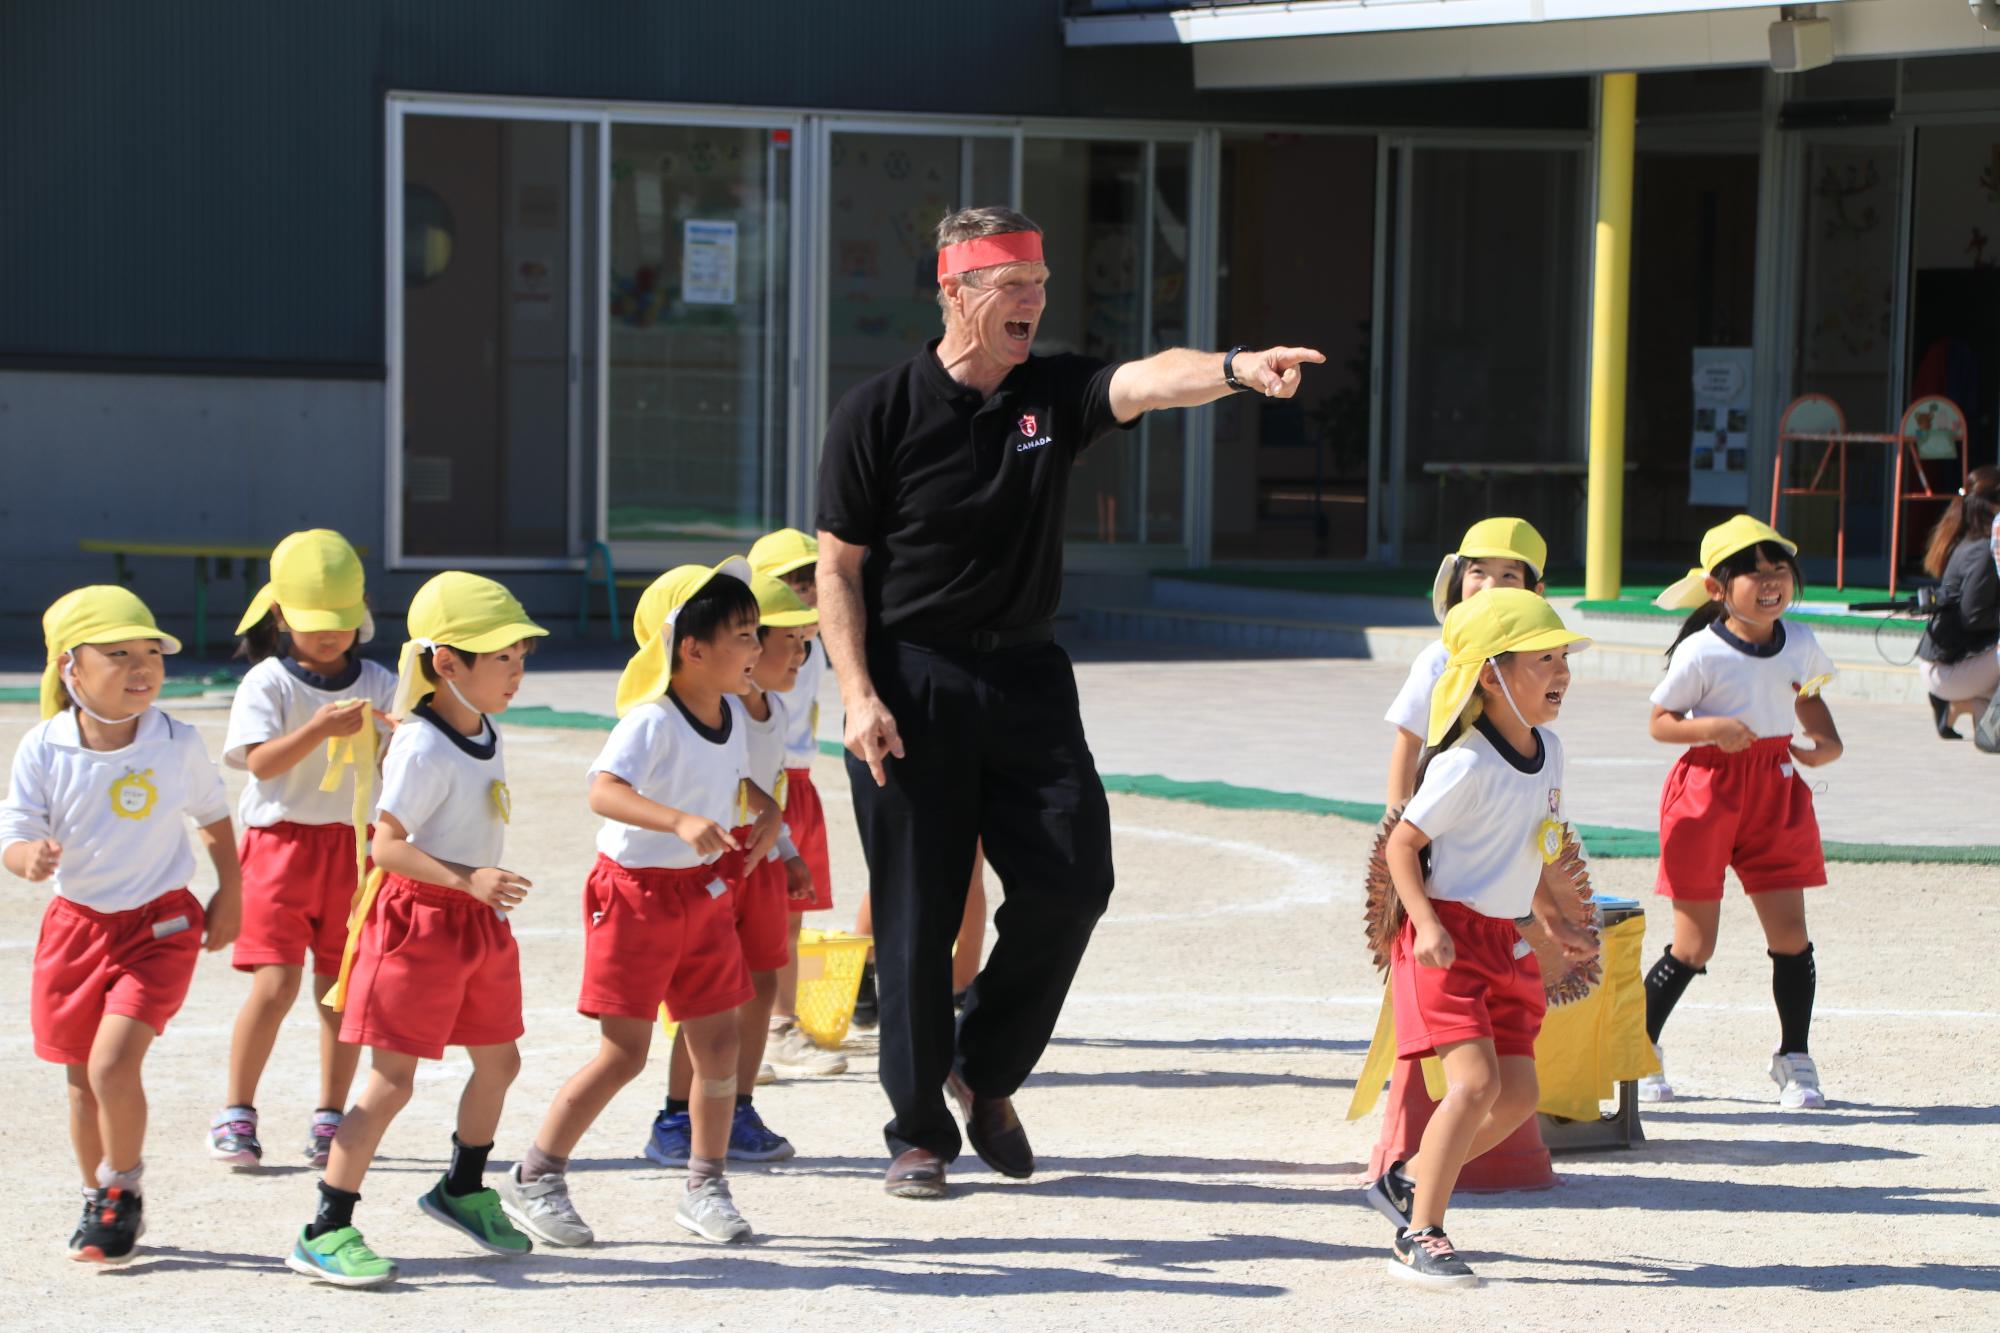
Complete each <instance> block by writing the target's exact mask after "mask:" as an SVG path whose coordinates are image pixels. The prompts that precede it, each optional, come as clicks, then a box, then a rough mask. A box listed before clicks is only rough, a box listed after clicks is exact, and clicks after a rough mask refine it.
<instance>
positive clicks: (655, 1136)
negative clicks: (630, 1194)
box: [643, 1111, 733, 1166]
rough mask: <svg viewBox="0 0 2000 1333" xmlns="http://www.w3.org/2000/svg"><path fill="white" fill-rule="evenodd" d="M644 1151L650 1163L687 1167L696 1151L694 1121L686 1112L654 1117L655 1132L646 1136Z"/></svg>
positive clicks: (663, 1113) (661, 1114)
mask: <svg viewBox="0 0 2000 1333" xmlns="http://www.w3.org/2000/svg"><path fill="white" fill-rule="evenodd" d="M732 1146H733V1145H732ZM643 1151H644V1153H645V1156H646V1160H647V1161H649V1162H657V1163H659V1164H660V1165H661V1166H686V1165H687V1164H688V1154H689V1153H691V1152H693V1151H694V1121H693V1120H691V1119H689V1118H688V1113H687V1112H686V1111H682V1112H680V1113H678V1114H676V1115H668V1114H667V1113H666V1112H665V1111H662V1112H660V1113H659V1114H658V1115H656V1116H654V1117H653V1132H652V1133H651V1134H649V1135H647V1136H646V1146H645V1148H644V1149H643Z"/></svg>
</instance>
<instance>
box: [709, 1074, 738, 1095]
mask: <svg viewBox="0 0 2000 1333" xmlns="http://www.w3.org/2000/svg"><path fill="white" fill-rule="evenodd" d="M701 1095H702V1096H704V1097H734V1096H735V1095H736V1075H734V1074H731V1075H730V1076H729V1077H728V1078H705V1079H703V1080H702V1081H701Z"/></svg>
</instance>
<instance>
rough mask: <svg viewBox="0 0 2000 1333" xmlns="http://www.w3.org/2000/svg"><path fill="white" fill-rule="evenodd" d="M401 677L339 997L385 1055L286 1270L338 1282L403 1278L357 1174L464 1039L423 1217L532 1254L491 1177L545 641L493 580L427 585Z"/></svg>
mask: <svg viewBox="0 0 2000 1333" xmlns="http://www.w3.org/2000/svg"><path fill="white" fill-rule="evenodd" d="M408 623H409V635H410V637H409V641H408V642H407V643H405V644H404V645H403V653H402V657H401V660H400V663H399V669H398V671H397V678H396V699H395V703H396V707H395V713H396V716H397V717H398V718H399V720H400V722H401V725H400V726H398V727H397V729H396V734H395V738H394V739H393V740H392V741H391V742H390V744H389V752H388V756H387V758H385V759H384V761H383V764H382V796H381V801H380V809H379V811H378V812H377V814H376V817H375V837H374V843H373V851H374V854H375V870H374V871H373V873H371V874H370V876H369V879H368V884H367V886H366V887H365V888H364V889H363V891H362V893H361V895H360V898H359V899H358V900H357V902H356V903H355V907H354V912H353V916H352V919H351V921H350V923H349V928H348V940H347V949H346V952H345V954H344V955H343V958H342V963H341V967H342V971H341V975H340V977H339V979H338V980H337V981H336V982H335V983H334V986H333V989H332V990H330V991H328V992H327V996H326V1003H327V1004H328V1005H329V1006H331V1007H333V1008H336V1009H339V1010H341V1022H340V1039H341V1040H342V1041H346V1042H352V1043H354V1044H355V1045H358V1046H366V1047H369V1048H370V1049H371V1050H372V1051H373V1052H374V1057H373V1060H372V1062H371V1068H370V1070H369V1073H368V1077H367V1079H366V1080H365V1081H364V1082H363V1084H362V1088H361V1093H360V1095H359V1096H357V1097H356V1098H355V1100H354V1105H353V1106H352V1107H350V1108H349V1109H348V1112H347V1115H346V1116H345V1118H343V1119H342V1121H341V1123H340V1128H339V1130H338V1132H337V1133H335V1135H334V1137H333V1143H332V1146H331V1149H330V1151H329V1153H328V1158H327V1164H326V1174H325V1176H324V1178H322V1179H321V1181H320V1183H319V1209H318V1212H317V1214H316V1215H315V1216H314V1218H313V1220H312V1221H311V1222H309V1223H308V1224H307V1225H306V1226H305V1228H304V1229H303V1230H302V1231H300V1232H299V1234H298V1237H297V1239H296V1241H295V1242H294V1244H293V1247H292V1253H291V1256H290V1258H289V1259H288V1260H287V1261H286V1262H287V1264H288V1266H290V1267H291V1268H292V1269H293V1270H295V1271H297V1272H300V1273H303V1274H305V1275H306V1276H308V1277H312V1278H317V1279H319V1280H321V1281H324V1282H331V1283H334V1284H335V1285H338V1286H347V1287H368V1286H374V1285H376V1284H378V1283H382V1282H387V1281H390V1280H391V1279H393V1278H394V1277H395V1276H396V1265H395V1264H394V1263H392V1262H390V1261H389V1260H387V1259H384V1258H382V1257H380V1256H379V1255H377V1254H376V1253H375V1252H374V1251H373V1250H371V1249H369V1248H368V1245H367V1242H365V1241H364V1240H362V1238H361V1233H360V1231H359V1230H357V1229H356V1228H355V1226H354V1205H355V1204H356V1203H359V1202H360V1200H361V1194H360V1190H361V1181H362V1178H363V1177H364V1176H365V1175H366V1174H367V1172H368V1167H369V1165H370V1163H371V1162H373V1161H374V1158H375V1151H376V1149H377V1147H378V1146H379V1145H380V1144H381V1142H382V1135H383V1134H384V1133H386V1132H387V1130H388V1128H389V1125H390V1122H391V1121H393V1120H394V1119H395V1118H396V1115H397V1113H398V1112H400V1111H401V1110H402V1109H403V1107H404V1106H406V1105H408V1104H409V1100H410V1096H411V1094H412V1093H413V1092H414V1090H415V1085H416V1077H417V1062H418V1061H419V1060H436V1059H438V1058H440V1057H441V1056H443V1054H444V1048H445V1047H447V1046H463V1047H464V1048H465V1053H466V1055H467V1056H468V1057H469V1058H470V1059H471V1062H472V1074H471V1077H470V1078H468V1079H467V1080H466V1084H465V1091H464V1093H463V1095H462V1096H461V1097H460V1099H459V1103H458V1126H457V1131H456V1132H455V1133H454V1134H453V1135H452V1136H451V1166H450V1168H449V1169H448V1170H447V1171H446V1172H445V1174H444V1176H443V1177H442V1178H441V1179H440V1180H439V1181H438V1183H437V1184H436V1185H435V1186H434V1187H433V1188H432V1189H431V1191H430V1192H429V1193H428V1194H425V1195H424V1196H423V1197H422V1198H420V1199H418V1200H417V1206H418V1207H419V1208H420V1209H422V1210H423V1212H424V1213H425V1214H426V1215H427V1216H429V1217H431V1218H434V1219H435V1220H437V1221H438V1222H441V1223H443V1224H444V1225H446V1226H448V1227H450V1228H452V1229H453V1230H454V1231H457V1232H459V1233H461V1234H462V1235H465V1236H467V1237H469V1238H471V1240H472V1241H473V1243H475V1244H476V1245H478V1246H479V1247H480V1248H481V1249H484V1250H489V1251H491V1252H492V1253H495V1254H505V1255H519V1254H526V1253H527V1252H528V1251H529V1250H531V1249H532V1248H534V1247H533V1245H532V1244H531V1243H530V1242H529V1240H528V1238H527V1237H526V1236H523V1235H522V1234H521V1233H520V1232H518V1231H516V1230H515V1229H514V1228H513V1227H512V1226H511V1225H510V1224H509V1223H508V1221H507V1218H506V1215H505V1214H504V1213H503V1212H502V1211H501V1208H500V1199H499V1196H498V1195H497V1194H495V1193H494V1191H492V1190H491V1189H488V1188H486V1187H485V1186H484V1184H483V1183H482V1181H481V1179H480V1177H481V1175H482V1173H483V1172H484V1171H485V1169H486V1157H487V1154H488V1153H489V1152H491V1151H492V1149H493V1132H494V1130H495V1129H496V1128H497V1127H498V1125H499V1123H500V1111H501V1108H502V1106H503V1105H504V1103H505V1101H506V1096H507V1088H508V1085H510V1084H511V1083H512V1082H513V1081H514V1076H515V1074H516V1073H518V1072H519V1071H520V1067H521V1056H520V1052H519V1050H518V1048H517V1046H516V1042H517V1041H518V1040H519V1038H520V1036H521V1031H522V1027H521V956H520V953H519V951H518V949H517V948H516V946H515V943H514V932H513V929H512V928H511V926H510V925H509V922H508V913H509V912H511V911H513V910H514V909H515V908H517V907H519V906H520V905H521V903H522V901H523V900H524V899H525V898H526V896H527V892H528V890H529V888H531V887H532V886H531V885H530V884H529V882H528V880H526V879H525V878H523V877H522V876H520V875H518V874H516V873H515V872H513V871H512V870H508V869H505V868H503V867H502V866H501V863H500V862H501V857H502V855H503V852H504V850H505V843H506V832H507V821H508V819H509V818H510V817H511V815H512V812H513V804H512V801H511V799H510V797H509V795H508V791H507V766H506V761H505V759H504V757H503V756H502V754H501V751H500V733H499V730H498V729H497V728H495V727H494V725H493V723H492V721H491V718H492V715H494V714H497V713H504V712H506V711H507V705H508V703H509V702H510V701H511V700H512V699H513V697H514V693H515V691H516V690H518V689H519V688H520V686H521V677H522V673H523V672H524V671H525V670H526V669H527V656H528V651H529V648H530V646H531V645H530V640H532V639H536V638H539V637H541V636H542V635H544V634H546V633H548V631H547V630H545V629H543V628H542V627H541V626H539V625H537V624H535V623H534V622H533V621H531V620H529V619H528V616H527V613H526V612H525V611H523V610H522V609H521V604H520V603H519V602H517V601H515V600H514V597H513V594H511V593H509V592H508V591H507V590H506V589H505V588H503V587H501V586H500V585H499V584H498V583H495V582H494V581H493V580H491V579H487V578H481V577H479V576H478V575H476V574H467V573H463V572H460V571H456V570H454V571H452V572H449V573H444V574H439V575H438V576H437V577H436V578H433V579H432V580H430V582H428V583H426V584H424V586H423V587H421V588H419V589H418V590H417V595H416V596H415V597H414V598H413V599H411V602H410V611H409V616H408Z"/></svg>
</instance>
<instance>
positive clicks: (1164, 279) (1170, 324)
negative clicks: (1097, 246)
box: [1140, 143, 1192, 543]
mask: <svg viewBox="0 0 2000 1333" xmlns="http://www.w3.org/2000/svg"><path fill="white" fill-rule="evenodd" d="M1191 157H1192V152H1191V150H1190V149H1189V147H1188V145H1186V144H1179V143H1163V144H1160V145H1159V146H1158V147H1157V148H1155V149H1154V153H1153V235H1152V242H1151V243H1152V247H1153V316H1152V322H1153V327H1152V329H1151V330H1150V337H1149V341H1148V343H1147V346H1146V351H1147V352H1148V353H1151V352H1157V351H1160V350H1161V349H1162V348H1167V347H1185V346H1186V345H1187V343H1188V245H1189V238H1190V234H1191V233H1190V230H1189V226H1188V198H1189V195H1188V174H1189V170H1190V168H1189V163H1190V160H1191ZM1144 429H1145V432H1146V434H1145V450H1146V524H1145V530H1144V532H1143V533H1142V534H1141V535H1140V540H1141V541H1147V542H1165V543H1177V542H1180V541H1182V540H1183V539H1184V532H1183V516H1184V515H1185V513H1186V509H1187V472H1186V461H1187V413H1186V412H1153V413H1150V414H1149V415H1148V416H1147V418H1146V423H1145V427H1144Z"/></svg>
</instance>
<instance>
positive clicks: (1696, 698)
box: [1653, 620, 1834, 737]
mask: <svg viewBox="0 0 2000 1333" xmlns="http://www.w3.org/2000/svg"><path fill="white" fill-rule="evenodd" d="M1776 629H1777V632H1776V633H1775V634H1774V635H1772V638H1771V642H1770V643H1767V644H1746V643H1744V642H1743V641H1742V640H1741V639H1738V638H1737V637H1736V636H1735V635H1733V634H1731V633H1730V632H1729V631H1728V630H1726V629H1724V628H1723V627H1722V622H1721V621H1719V620H1718V621H1716V622H1715V623H1714V624H1712V625H1710V626H1709V627H1708V628H1707V629H1705V630H1699V631H1697V632H1695V633H1693V634H1690V635H1688V636H1687V637H1686V638H1685V639H1682V640H1681V642H1680V646H1679V647H1677V648H1675V649H1674V655H1673V657H1672V658H1670V659H1668V662H1667V675H1666V679H1664V680H1662V681H1661V682H1660V684H1659V686H1658V688H1656V689H1655V690H1654V691H1653V702H1654V703H1655V704H1657V705H1658V706H1659V707H1661V708H1664V709H1666V710H1667V711H1668V712H1670V713H1674V714H1678V715H1679V716H1682V717H1733V718H1736V719H1738V720H1739V721H1741V722H1742V723H1743V725H1744V726H1746V727H1748V728H1750V730H1752V731H1754V732H1756V733H1757V735H1758V736H1760V737H1765V736H1790V735H1791V734H1792V733H1793V732H1794V731H1795V730H1797V727H1798V713H1797V711H1796V709H1797V705H1798V698H1799V688H1800V687H1801V686H1804V685H1812V686H1813V688H1814V689H1815V690H1817V688H1818V687H1819V686H1821V685H1824V684H1825V683H1826V682H1827V681H1828V680H1830V679H1832V677H1833V674H1834V667H1833V659H1832V658H1830V657H1828V656H1827V655H1826V650H1825V649H1824V648H1822V647H1820V646H1819V640H1818V639H1816V638H1814V637H1813V632H1812V630H1811V629H1809V628H1807V627H1806V626H1804V625H1794V624H1787V623H1786V622H1784V621H1782V620H1781V621H1779V622H1778V624H1777V627H1776Z"/></svg>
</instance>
